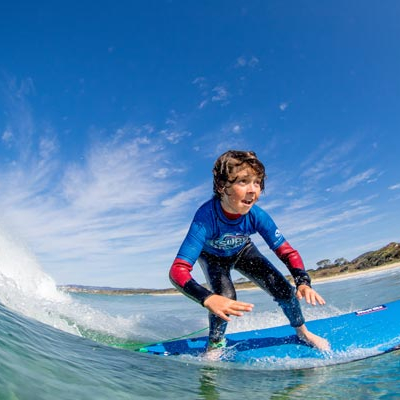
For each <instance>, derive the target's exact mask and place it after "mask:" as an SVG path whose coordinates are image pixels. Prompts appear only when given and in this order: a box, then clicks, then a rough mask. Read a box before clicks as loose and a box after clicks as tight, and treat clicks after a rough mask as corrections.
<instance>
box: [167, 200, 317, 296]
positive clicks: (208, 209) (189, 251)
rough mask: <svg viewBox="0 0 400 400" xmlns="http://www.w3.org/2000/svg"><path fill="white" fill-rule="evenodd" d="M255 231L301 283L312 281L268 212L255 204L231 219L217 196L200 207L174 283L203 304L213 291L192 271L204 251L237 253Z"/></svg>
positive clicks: (175, 266) (177, 261) (174, 270)
mask: <svg viewBox="0 0 400 400" xmlns="http://www.w3.org/2000/svg"><path fill="white" fill-rule="evenodd" d="M255 233H259V234H260V235H261V237H262V238H263V239H264V240H265V242H266V243H267V244H268V246H269V247H270V249H271V250H273V251H274V252H275V253H276V254H277V256H278V257H279V258H280V259H281V260H282V261H283V262H284V263H285V264H286V266H287V267H288V269H289V271H290V272H291V274H292V275H293V277H294V278H295V282H296V285H297V286H298V285H299V284H300V283H303V284H308V285H309V284H310V279H309V277H308V274H307V273H306V272H305V270H304V264H303V261H302V259H301V257H300V255H299V253H298V252H297V251H296V250H294V249H293V248H292V247H291V246H290V245H289V243H288V242H287V241H286V240H285V238H284V237H283V235H282V234H281V233H280V231H279V229H278V227H277V226H276V224H275V222H274V221H273V220H272V218H271V217H270V216H269V214H268V213H267V212H266V211H264V210H263V209H262V208H260V207H258V206H257V205H254V206H253V207H252V208H251V209H250V211H249V212H248V213H247V214H245V215H240V216H239V217H238V218H235V219H230V218H228V217H227V216H226V215H225V213H224V211H223V209H222V206H221V202H220V200H219V199H218V198H217V197H214V198H212V199H211V200H209V201H207V202H206V203H204V204H203V205H202V206H201V207H200V208H199V209H198V210H197V212H196V214H195V216H194V218H193V221H192V223H191V225H190V228H189V231H188V233H187V235H186V237H185V239H184V241H183V243H182V245H181V247H180V249H179V251H178V254H177V256H176V259H175V261H174V263H173V265H172V267H171V270H170V279H171V282H172V283H173V284H174V286H176V288H177V289H178V290H179V291H181V292H183V293H184V294H185V295H187V296H188V297H190V298H192V299H193V300H195V301H197V302H199V303H201V304H203V302H204V300H205V299H206V298H207V297H208V296H210V295H211V294H212V292H210V291H209V290H208V289H206V288H204V287H203V286H201V285H199V284H198V283H197V282H196V281H195V280H194V279H193V278H192V276H191V274H190V272H191V271H192V269H193V265H194V264H195V262H196V260H197V259H198V257H199V255H200V253H201V252H202V251H205V252H207V253H209V254H213V255H216V256H220V257H228V256H234V255H235V254H237V253H238V252H239V251H240V250H241V249H243V247H244V246H245V245H246V243H247V242H248V241H249V237H250V235H252V234H255Z"/></svg>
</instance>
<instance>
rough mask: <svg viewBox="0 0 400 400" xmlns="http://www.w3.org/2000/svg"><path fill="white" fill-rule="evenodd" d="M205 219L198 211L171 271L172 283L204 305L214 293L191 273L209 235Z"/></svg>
mask: <svg viewBox="0 0 400 400" xmlns="http://www.w3.org/2000/svg"><path fill="white" fill-rule="evenodd" d="M204 220H206V221H207V218H204V217H203V214H202V212H201V211H200V212H199V211H198V212H197V213H196V215H195V218H194V220H193V221H192V224H191V225H190V228H189V231H188V233H187V235H186V237H185V239H184V241H183V243H182V245H181V247H180V249H179V251H178V254H177V257H176V259H175V261H174V263H173V264H172V266H171V269H170V273H169V277H170V280H171V283H172V284H173V285H174V286H175V287H176V288H177V289H178V291H180V292H181V293H183V294H184V295H186V296H187V297H189V298H191V299H192V300H194V301H196V302H197V303H200V304H201V305H204V301H205V299H206V298H207V297H209V296H211V295H212V294H213V293H212V292H211V291H209V290H208V289H206V288H205V287H203V286H202V285H200V284H198V283H197V282H196V281H195V280H194V279H193V277H192V275H191V271H192V270H193V265H194V264H195V262H196V261H197V259H198V257H199V255H200V253H201V251H202V250H203V247H204V244H205V241H206V237H207V224H206V222H204Z"/></svg>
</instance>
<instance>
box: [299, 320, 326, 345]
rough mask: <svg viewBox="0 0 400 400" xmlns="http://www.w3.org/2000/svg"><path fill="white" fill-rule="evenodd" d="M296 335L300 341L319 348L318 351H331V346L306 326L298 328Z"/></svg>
mask: <svg viewBox="0 0 400 400" xmlns="http://www.w3.org/2000/svg"><path fill="white" fill-rule="evenodd" d="M296 334H297V336H298V337H299V339H301V340H303V341H304V342H306V343H308V344H309V345H310V346H312V347H315V348H317V349H318V350H321V351H330V349H331V346H330V344H329V342H328V341H327V340H326V339H324V338H322V337H321V336H318V335H315V334H314V333H312V332H310V331H309V330H308V329H307V328H306V326H305V325H302V326H300V327H298V328H296Z"/></svg>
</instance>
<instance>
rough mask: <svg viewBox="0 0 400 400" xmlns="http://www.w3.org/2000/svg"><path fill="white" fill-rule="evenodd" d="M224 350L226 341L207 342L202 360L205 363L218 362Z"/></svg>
mask: <svg viewBox="0 0 400 400" xmlns="http://www.w3.org/2000/svg"><path fill="white" fill-rule="evenodd" d="M225 348H226V339H222V340H220V341H219V342H212V341H209V342H208V346H207V350H206V352H205V354H204V358H205V359H206V360H207V361H218V360H220V359H221V357H222V356H223V354H224V350H225Z"/></svg>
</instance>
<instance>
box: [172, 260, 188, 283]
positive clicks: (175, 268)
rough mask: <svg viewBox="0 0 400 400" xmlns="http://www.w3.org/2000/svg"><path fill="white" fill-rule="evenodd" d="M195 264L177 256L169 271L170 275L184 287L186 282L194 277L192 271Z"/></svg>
mask: <svg viewBox="0 0 400 400" xmlns="http://www.w3.org/2000/svg"><path fill="white" fill-rule="evenodd" d="M192 269H193V266H192V265H191V264H190V263H189V262H187V261H185V260H181V259H180V258H175V261H174V262H173V264H172V266H171V269H170V271H169V277H170V278H171V279H172V280H173V281H174V282H175V283H176V284H177V285H178V286H180V287H182V288H183V287H184V286H185V284H186V283H187V282H188V281H190V280H191V279H192V275H191V274H190V272H191V271H192Z"/></svg>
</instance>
